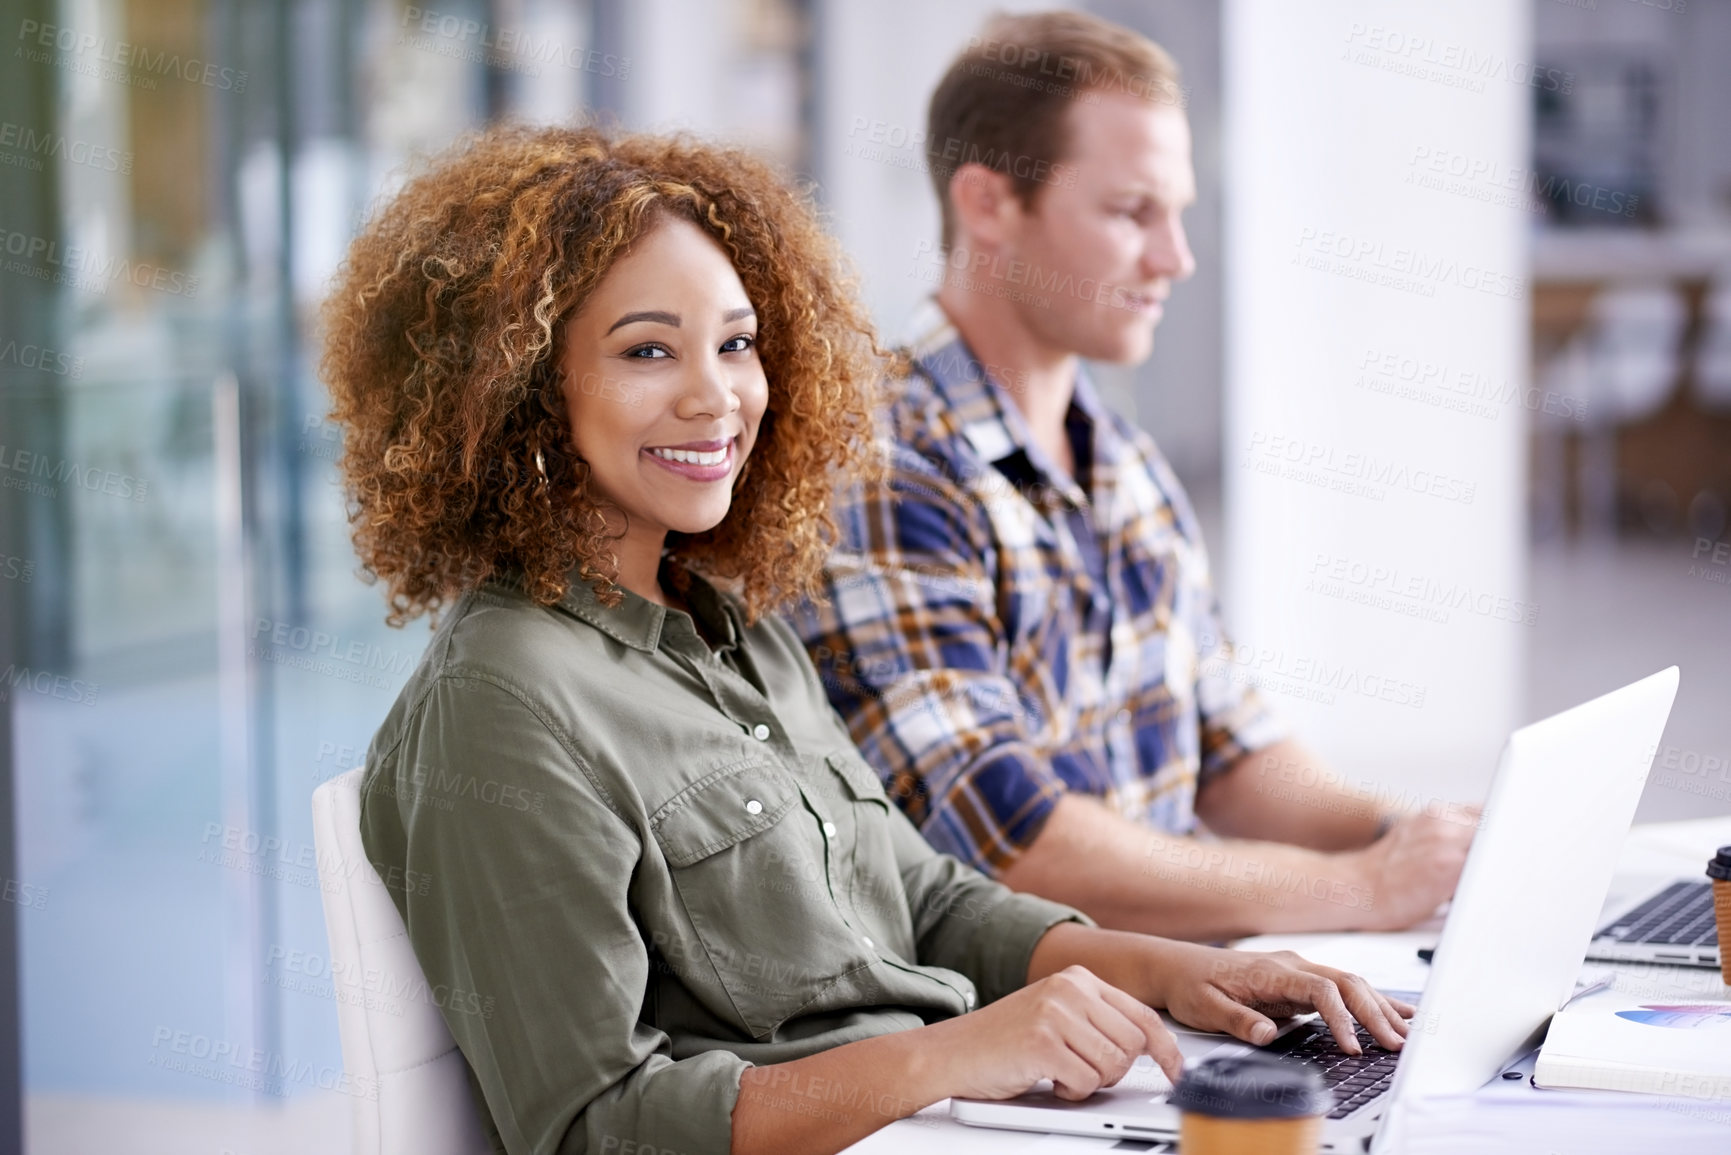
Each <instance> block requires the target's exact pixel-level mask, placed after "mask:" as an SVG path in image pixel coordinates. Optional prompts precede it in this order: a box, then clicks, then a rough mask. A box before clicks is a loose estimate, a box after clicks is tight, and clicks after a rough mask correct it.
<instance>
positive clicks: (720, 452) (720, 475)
mask: <svg viewBox="0 0 1731 1155" xmlns="http://www.w3.org/2000/svg"><path fill="white" fill-rule="evenodd" d="M738 441H739V439H738V438H737V437H735V438H731V439H729V440H726V441H722V440H712V441H687V442H684V443H682V444H679V445H656V446H651V447H650V448H648V449H645V450H644V451H643V455H644V456H645V457H647V458H649V460H651V461H653V462H654V463H655V464H656V465H659V466H660V467H661V468H663V469H665V470H667V471H668V472H669V473H676V474H678V475H679V476H680V477H684V478H686V479H688V480H691V481H703V482H710V481H726V480H727V479H728V478H729V477H730V476H732V474H733V462H734V456H735V452H736V451H735V446H736V445H737V444H738Z"/></svg>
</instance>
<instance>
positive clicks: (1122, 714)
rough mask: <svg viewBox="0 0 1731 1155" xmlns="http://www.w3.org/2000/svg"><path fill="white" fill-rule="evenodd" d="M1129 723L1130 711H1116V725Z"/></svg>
mask: <svg viewBox="0 0 1731 1155" xmlns="http://www.w3.org/2000/svg"><path fill="white" fill-rule="evenodd" d="M1129 724H1130V711H1128V710H1119V711H1118V725H1120V726H1128V725H1129Z"/></svg>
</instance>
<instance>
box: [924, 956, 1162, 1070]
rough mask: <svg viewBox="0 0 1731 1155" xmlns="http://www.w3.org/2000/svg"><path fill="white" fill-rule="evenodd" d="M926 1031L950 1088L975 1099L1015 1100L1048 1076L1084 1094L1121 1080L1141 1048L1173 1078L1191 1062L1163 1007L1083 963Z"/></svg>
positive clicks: (931, 1057)
mask: <svg viewBox="0 0 1731 1155" xmlns="http://www.w3.org/2000/svg"><path fill="white" fill-rule="evenodd" d="M920 1034H921V1035H922V1036H925V1039H923V1040H922V1046H921V1050H922V1051H924V1052H925V1053H926V1055H927V1061H928V1062H929V1063H930V1064H931V1067H932V1074H933V1075H934V1076H935V1077H936V1079H937V1080H938V1081H939V1082H940V1083H941V1084H942V1088H943V1094H944V1095H946V1096H948V1095H956V1096H961V1097H964V1098H969V1099H1008V1098H1010V1097H1011V1096H1014V1095H1019V1094H1021V1093H1022V1092H1023V1091H1026V1090H1027V1089H1028V1088H1030V1087H1032V1086H1033V1085H1034V1084H1035V1083H1037V1082H1039V1081H1040V1080H1041V1079H1050V1080H1052V1082H1053V1084H1054V1086H1055V1090H1056V1092H1057V1094H1058V1096H1059V1097H1060V1098H1064V1099H1085V1098H1087V1097H1088V1096H1089V1095H1091V1094H1093V1093H1094V1092H1095V1091H1097V1090H1099V1089H1100V1088H1101V1087H1109V1086H1111V1085H1112V1084H1114V1083H1116V1082H1117V1081H1118V1080H1119V1079H1122V1078H1123V1077H1124V1073H1125V1072H1126V1071H1128V1070H1129V1069H1130V1065H1131V1064H1132V1063H1134V1062H1135V1061H1136V1058H1137V1056H1138V1055H1151V1056H1153V1059H1154V1061H1155V1062H1156V1063H1158V1064H1159V1065H1160V1069H1161V1070H1163V1071H1165V1072H1166V1076H1167V1077H1168V1078H1170V1079H1177V1077H1178V1073H1179V1069H1180V1068H1181V1067H1182V1066H1183V1062H1184V1059H1183V1056H1182V1055H1180V1054H1179V1052H1178V1044H1177V1042H1176V1041H1175V1040H1174V1039H1173V1038H1172V1033H1171V1032H1170V1031H1168V1030H1167V1029H1166V1027H1165V1025H1164V1024H1162V1023H1161V1022H1160V1016H1159V1015H1158V1014H1156V1013H1155V1012H1154V1011H1153V1010H1152V1009H1150V1008H1149V1007H1148V1006H1147V1005H1146V1004H1145V1003H1143V1002H1141V1001H1140V1000H1138V999H1135V998H1133V997H1131V996H1130V995H1128V994H1125V993H1124V992H1123V991H1121V990H1119V989H1117V988H1116V987H1114V986H1111V985H1109V984H1107V983H1105V982H1103V981H1101V980H1100V979H1099V978H1097V977H1095V976H1094V975H1093V974H1092V973H1091V972H1090V971H1088V970H1087V969H1086V968H1085V967H1080V966H1070V967H1066V968H1064V969H1063V970H1061V971H1058V972H1057V973H1056V974H1053V975H1049V976H1047V977H1046V978H1042V979H1040V980H1039V981H1037V982H1033V983H1030V984H1029V985H1027V986H1025V987H1023V988H1022V989H1021V990H1019V991H1016V992H1015V993H1014V994H1010V995H1006V996H1005V997H1003V998H1001V999H999V1000H998V1001H997V1002H994V1003H992V1004H990V1005H989V1006H986V1007H982V1008H981V1009H979V1010H977V1011H974V1012H972V1013H971V1014H966V1015H963V1016H961V1017H960V1018H955V1019H949V1020H946V1021H944V1022H941V1023H936V1024H934V1025H932V1026H930V1027H927V1028H926V1029H925V1030H924V1031H921V1032H920ZM928 1047H929V1049H928Z"/></svg>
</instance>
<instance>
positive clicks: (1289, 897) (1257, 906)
mask: <svg viewBox="0 0 1731 1155" xmlns="http://www.w3.org/2000/svg"><path fill="white" fill-rule="evenodd" d="M1001 880H1002V881H1003V882H1004V883H1005V884H1007V885H1009V886H1010V887H1012V888H1014V889H1016V890H1025V891H1030V892H1032V893H1034V894H1038V895H1042V896H1044V897H1046V898H1050V899H1053V900H1054V901H1057V902H1062V903H1067V904H1069V905H1070V906H1074V907H1076V908H1077V909H1078V910H1081V911H1084V912H1085V913H1087V914H1088V915H1089V916H1090V917H1092V918H1093V919H1094V920H1095V921H1096V922H1098V923H1099V924H1100V925H1101V926H1103V927H1111V928H1114V929H1117V930H1133V931H1141V932H1143V933H1146V934H1158V935H1165V936H1167V937H1170V938H1181V939H1190V940H1192V941H1212V940H1218V939H1227V938H1237V937H1240V936H1243V935H1250V934H1269V933H1276V932H1282V931H1297V930H1304V931H1319V932H1321V931H1335V930H1357V929H1360V928H1362V927H1365V926H1367V925H1369V924H1370V923H1371V911H1372V908H1373V905H1374V901H1375V895H1374V893H1373V892H1372V890H1371V885H1370V883H1369V881H1368V880H1367V878H1366V877H1365V876H1364V874H1363V872H1362V871H1361V870H1360V869H1359V867H1358V864H1357V861H1356V859H1355V858H1354V857H1353V856H1352V855H1339V854H1336V855H1330V854H1321V853H1318V852H1316V851H1313V850H1306V849H1304V848H1302V847H1297V846H1284V845H1278V844H1274V843H1264V842H1217V843H1205V842H1199V841H1197V840H1195V839H1191V838H1181V837H1178V836H1176V835H1168V834H1163V833H1160V832H1158V831H1154V830H1149V829H1147V828H1146V827H1143V826H1139V825H1137V824H1136V823H1134V822H1131V821H1130V820H1128V819H1126V818H1123V817H1122V816H1120V815H1118V814H1114V813H1113V812H1112V811H1110V810H1108V809H1106V808H1105V807H1104V806H1102V805H1101V804H1100V803H1099V802H1097V801H1095V800H1094V799H1092V798H1088V797H1085V796H1083V795H1077V794H1068V795H1065V796H1064V797H1063V798H1061V799H1059V801H1058V804H1057V806H1056V807H1055V808H1054V809H1053V811H1052V814H1051V816H1050V817H1049V818H1048V819H1047V821H1046V825H1045V826H1044V827H1043V828H1042V829H1041V831H1040V834H1039V836H1038V837H1037V838H1036V839H1035V840H1034V844H1033V846H1031V847H1029V848H1028V849H1027V850H1026V851H1025V852H1023V854H1022V856H1021V857H1020V858H1019V859H1017V860H1016V861H1015V862H1014V863H1013V864H1012V865H1011V866H1010V867H1009V868H1008V869H1007V870H1005V871H1004V873H1003V875H1002V876H1001Z"/></svg>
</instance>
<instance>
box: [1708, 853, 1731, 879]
mask: <svg viewBox="0 0 1731 1155" xmlns="http://www.w3.org/2000/svg"><path fill="white" fill-rule="evenodd" d="M1707 877H1708V878H1716V879H1718V880H1720V881H1721V882H1731V846H1721V847H1720V848H1719V853H1718V854H1715V855H1714V856H1713V860H1712V861H1711V862H1709V863H1708V864H1707Z"/></svg>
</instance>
